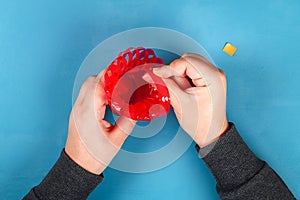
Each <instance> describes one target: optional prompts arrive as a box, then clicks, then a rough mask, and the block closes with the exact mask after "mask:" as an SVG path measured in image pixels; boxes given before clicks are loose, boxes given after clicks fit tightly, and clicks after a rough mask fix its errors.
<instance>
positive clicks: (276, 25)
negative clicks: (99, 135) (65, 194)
mask: <svg viewBox="0 0 300 200" xmlns="http://www.w3.org/2000/svg"><path fill="white" fill-rule="evenodd" d="M299 10H300V1H298V0H272V1H259V0H253V1H251V2H248V1H237V0H236V1H233V0H228V1H221V0H220V1H209V0H190V1H176V0H171V1H158V0H152V1H136V0H135V1H132V0H130V1H121V0H118V1H95V0H90V1H78V0H76V1H74V0H73V1H66V0H61V1H32V0H30V1H15V0H11V1H3V0H1V1H0V67H1V68H0V69H1V71H0V94H1V96H0V149H1V150H0V159H1V161H0V162H1V164H0V187H1V188H0V189H1V190H0V195H1V197H0V198H1V199H20V198H21V197H22V196H23V195H24V194H25V193H27V192H28V191H29V189H30V188H31V187H32V186H34V185H35V184H38V183H39V181H41V180H42V178H43V177H44V176H45V174H46V173H47V172H48V170H49V169H50V168H51V166H52V165H53V164H54V163H55V161H56V160H57V158H58V156H59V153H60V151H61V149H62V148H63V147H64V143H65V140H66V136H67V124H68V115H69V112H70V110H71V106H72V88H73V83H74V80H75V76H76V72H77V70H78V69H79V66H80V64H81V62H82V61H83V60H84V58H85V57H86V55H87V54H88V53H89V52H90V51H91V50H92V49H93V48H94V47H95V46H96V45H97V44H98V43H100V42H101V41H103V40H104V39H106V38H108V37H109V36H111V35H113V34H115V33H118V32H120V31H124V30H127V29H131V28H136V27H144V26H157V27H165V28H171V29H174V30H177V31H180V32H183V33H185V34H187V35H189V36H191V37H192V38H194V39H195V40H197V41H198V42H199V43H200V44H202V45H203V46H204V47H205V48H206V49H207V50H208V52H209V53H210V55H211V56H212V57H213V59H214V61H215V62H216V63H217V64H218V66H219V67H221V68H222V69H224V71H225V72H226V74H227V78H228V105H227V108H228V109H227V111H228V117H229V119H230V120H231V121H234V122H235V123H236V125H237V127H238V129H239V131H240V133H241V135H242V136H243V138H244V139H245V140H246V142H247V143H248V145H249V146H250V147H251V148H252V149H253V151H254V152H255V153H256V154H257V155H258V156H259V157H260V158H262V159H265V160H266V161H267V162H268V163H269V164H270V165H271V166H272V167H273V168H274V169H275V170H276V171H277V172H278V173H279V174H280V176H281V177H282V178H283V180H284V181H285V182H286V184H287V185H288V186H289V188H290V189H291V190H292V192H293V193H294V194H295V195H296V197H297V198H300V187H299V182H300V145H299V137H300V125H299V124H300V117H299V111H300V101H299V98H300V88H299V77H300V70H299V67H300V66H299V63H300V56H299V48H300V40H299V39H300V12H299ZM227 41H230V42H232V43H233V44H234V45H235V46H237V48H238V51H237V53H236V54H235V56H233V57H230V56H228V55H227V54H225V53H224V52H222V47H223V45H224V44H225V42H227ZM157 198H159V199H218V196H217V194H216V192H215V181H214V179H213V177H212V175H211V174H210V173H209V171H208V169H207V168H206V166H205V165H204V164H203V162H202V161H201V160H200V159H199V158H198V157H197V155H196V153H195V151H194V146H193V145H192V146H191V147H190V148H189V150H188V151H187V152H186V153H185V154H184V155H183V156H182V157H181V158H180V159H179V160H177V161H176V162H175V163H173V164H172V165H171V166H169V167H167V168H164V169H162V170H160V171H156V172H152V173H147V174H129V173H122V172H119V171H116V170H112V169H107V170H106V171H105V181H104V182H103V183H102V184H101V185H100V186H99V187H98V188H97V189H96V190H95V191H94V192H93V193H92V194H91V196H90V199H157Z"/></svg>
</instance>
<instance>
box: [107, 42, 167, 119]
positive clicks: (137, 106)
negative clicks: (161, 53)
mask: <svg viewBox="0 0 300 200" xmlns="http://www.w3.org/2000/svg"><path fill="white" fill-rule="evenodd" d="M162 65H163V60H162V59H160V58H157V57H156V55H155V53H154V51H153V50H152V49H145V48H142V47H139V48H129V49H127V50H126V51H124V52H121V53H120V54H119V56H118V57H117V58H116V59H115V60H114V61H113V62H112V63H111V64H110V65H109V67H108V68H107V70H106V72H105V74H104V90H105V93H106V96H107V99H108V105H109V106H110V108H111V110H112V111H113V112H114V113H116V114H118V115H120V116H126V117H129V118H131V119H134V120H146V121H150V120H151V119H153V118H158V117H161V116H163V115H167V114H168V112H169V111H170V95H169V91H168V88H167V87H166V85H165V84H164V82H163V80H162V79H161V78H160V77H158V76H156V75H155V74H153V72H152V69H153V67H161V66H162Z"/></svg>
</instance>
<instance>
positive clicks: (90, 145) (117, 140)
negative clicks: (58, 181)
mask: <svg viewBox="0 0 300 200" xmlns="http://www.w3.org/2000/svg"><path fill="white" fill-rule="evenodd" d="M102 75H103V72H102V73H100V74H99V75H98V76H97V77H89V78H88V80H87V81H86V82H85V83H84V84H83V86H82V87H81V89H80V93H79V95H78V98H77V100H76V102H75V104H74V107H73V109H72V111H71V114H70V121H69V133H68V138H67V142H66V147H65V151H66V153H67V154H68V155H69V157H70V158H71V159H72V160H73V161H74V162H76V163H77V164H78V165H79V166H81V167H82V168H84V169H86V170H87V171H89V172H91V173H94V174H101V173H102V172H103V171H104V169H105V168H106V167H107V166H108V165H109V163H110V162H111V160H112V159H113V158H114V156H115V155H116V154H117V153H118V151H119V149H120V148H121V146H122V144H123V143H124V141H125V139H126V138H127V136H128V135H129V134H130V133H131V131H132V129H133V128H134V125H135V121H133V120H130V119H128V118H125V117H120V118H119V119H118V120H117V122H116V125H115V126H113V125H112V124H110V123H109V122H107V121H105V120H104V119H103V118H104V114H105V108H106V96H105V93H104V90H103V76H102Z"/></svg>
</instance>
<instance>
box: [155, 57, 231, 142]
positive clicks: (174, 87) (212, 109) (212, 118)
mask: <svg viewBox="0 0 300 200" xmlns="http://www.w3.org/2000/svg"><path fill="white" fill-rule="evenodd" d="M154 73H155V74H156V75H158V76H160V77H161V78H163V80H164V81H165V83H166V85H167V87H168V89H169V92H170V98H171V105H172V107H173V109H174V112H175V114H176V117H177V119H178V121H179V123H180V125H181V127H182V128H183V129H184V130H185V131H186V132H187V133H188V134H189V135H190V136H191V137H192V138H193V139H194V141H195V142H196V143H197V144H198V145H199V146H200V147H204V146H206V145H208V144H211V143H212V142H214V141H216V140H218V138H219V137H220V136H221V135H222V134H223V133H224V132H225V131H226V130H227V128H228V121H227V117H226V77H225V74H224V72H223V71H222V70H221V69H218V68H217V67H215V66H214V65H213V64H212V63H210V62H209V61H208V60H206V59H205V58H204V57H202V56H200V55H197V54H192V53H186V54H184V55H183V56H182V57H181V58H179V59H177V60H174V61H173V62H172V63H171V64H170V65H168V66H165V67H161V68H156V69H154Z"/></svg>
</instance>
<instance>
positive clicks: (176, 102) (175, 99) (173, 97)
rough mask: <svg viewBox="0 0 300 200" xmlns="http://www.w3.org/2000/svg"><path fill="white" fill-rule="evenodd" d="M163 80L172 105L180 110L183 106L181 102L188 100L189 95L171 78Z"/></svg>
mask: <svg viewBox="0 0 300 200" xmlns="http://www.w3.org/2000/svg"><path fill="white" fill-rule="evenodd" d="M162 80H163V81H164V83H165V84H166V86H167V88H168V90H169V93H170V101H171V105H172V106H173V108H174V109H175V110H177V109H179V108H180V105H181V103H180V101H182V100H183V99H185V98H187V95H188V94H187V93H186V92H185V91H183V90H182V89H181V88H180V87H179V85H178V84H177V83H176V82H175V81H174V80H172V79H171V78H162Z"/></svg>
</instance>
